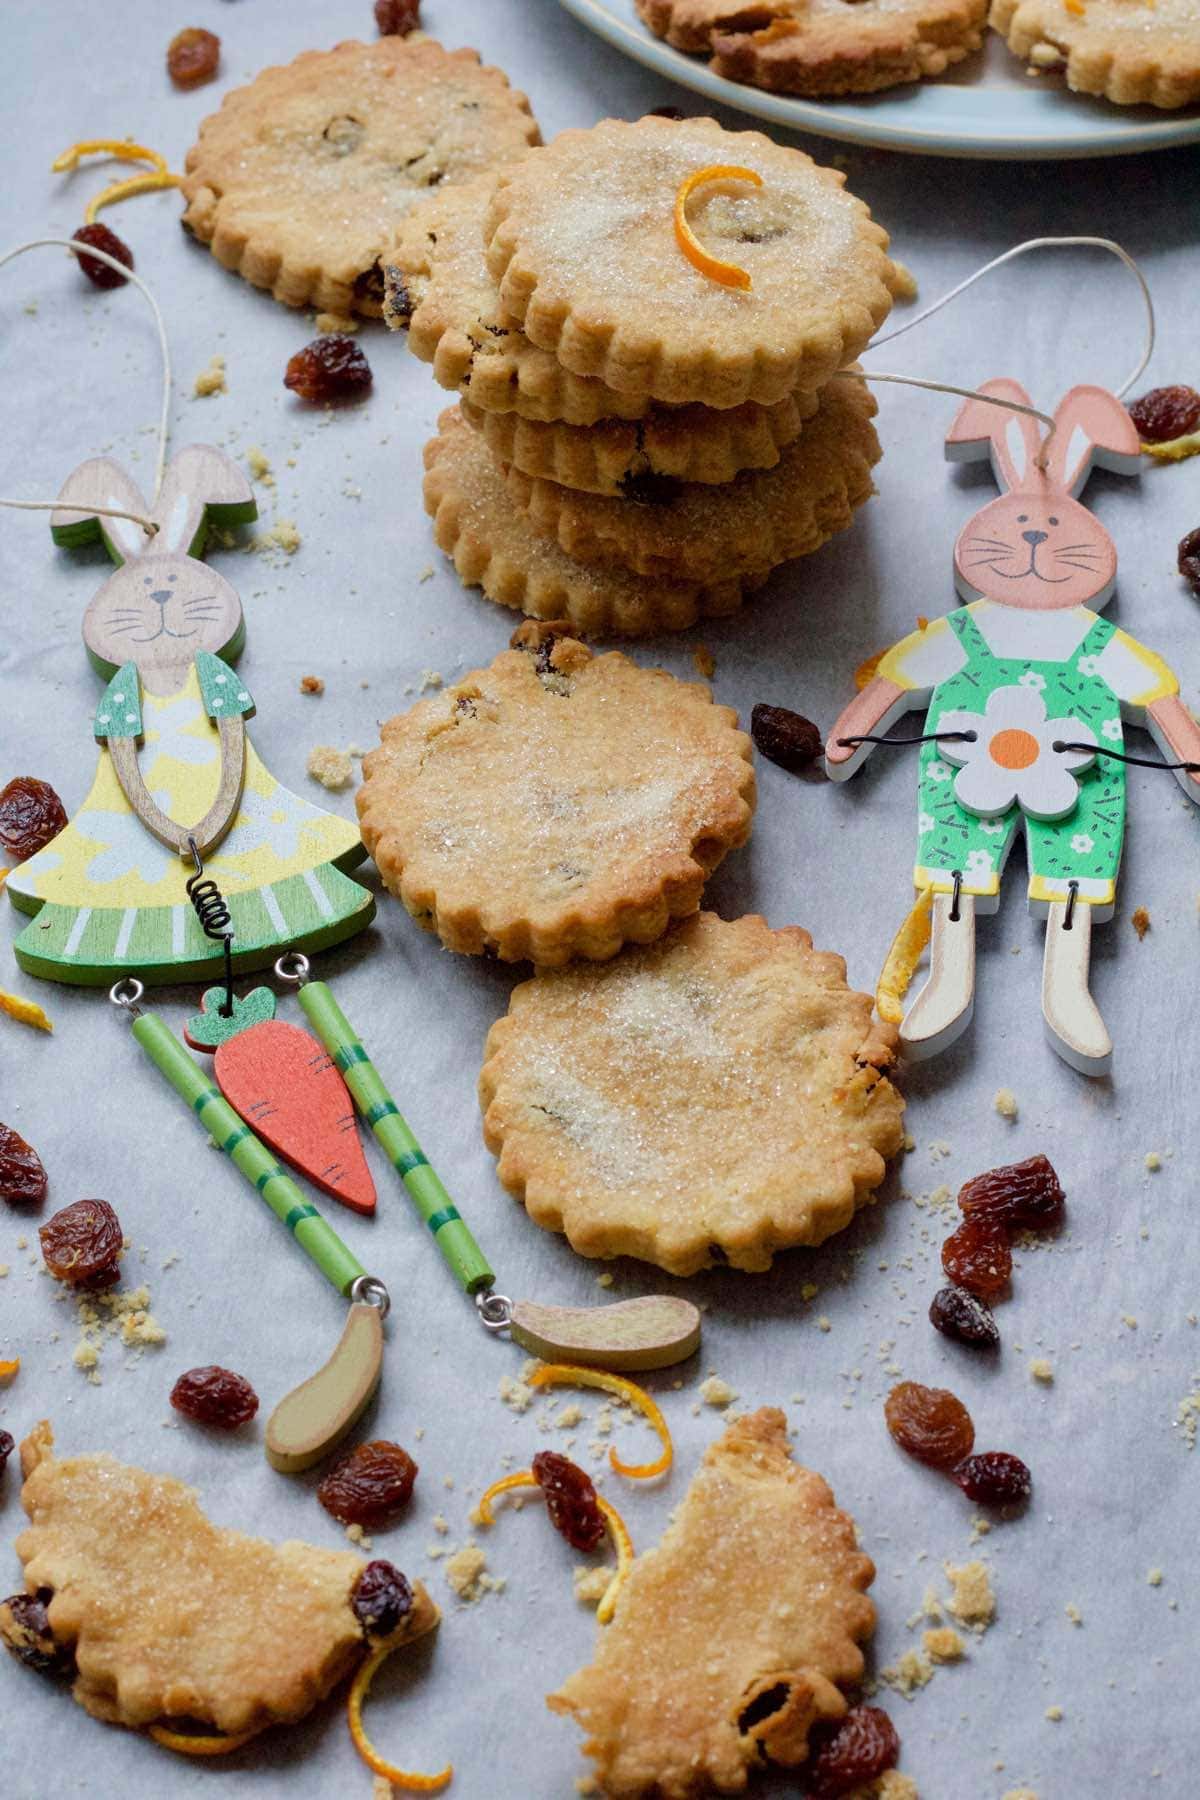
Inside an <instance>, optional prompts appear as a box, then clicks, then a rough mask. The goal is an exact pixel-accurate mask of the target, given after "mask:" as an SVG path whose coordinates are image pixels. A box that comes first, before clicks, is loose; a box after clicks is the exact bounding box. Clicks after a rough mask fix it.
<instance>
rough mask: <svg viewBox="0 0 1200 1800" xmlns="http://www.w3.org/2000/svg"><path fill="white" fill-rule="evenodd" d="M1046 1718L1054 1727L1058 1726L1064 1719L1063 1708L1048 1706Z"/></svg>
mask: <svg viewBox="0 0 1200 1800" xmlns="http://www.w3.org/2000/svg"><path fill="white" fill-rule="evenodd" d="M1046 1717H1047V1718H1048V1719H1049V1721H1050V1723H1051V1724H1052V1725H1057V1724H1058V1723H1059V1721H1060V1719H1062V1718H1063V1717H1064V1714H1063V1709H1062V1707H1061V1706H1048V1707H1047V1708H1046Z"/></svg>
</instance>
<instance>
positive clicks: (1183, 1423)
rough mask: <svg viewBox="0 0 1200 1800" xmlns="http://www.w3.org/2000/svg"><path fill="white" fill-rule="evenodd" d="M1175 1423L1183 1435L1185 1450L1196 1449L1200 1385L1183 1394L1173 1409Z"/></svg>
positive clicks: (1199, 1422)
mask: <svg viewBox="0 0 1200 1800" xmlns="http://www.w3.org/2000/svg"><path fill="white" fill-rule="evenodd" d="M1175 1423H1176V1424H1177V1425H1178V1427H1179V1429H1180V1431H1181V1432H1182V1433H1183V1443H1184V1448H1185V1449H1186V1450H1194V1449H1195V1448H1196V1431H1197V1427H1200V1385H1197V1386H1196V1387H1195V1388H1193V1390H1192V1392H1191V1393H1190V1394H1185V1395H1184V1396H1183V1399H1182V1400H1181V1401H1180V1402H1179V1405H1178V1406H1177V1407H1176V1409H1175Z"/></svg>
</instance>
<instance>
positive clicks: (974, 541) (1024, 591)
mask: <svg viewBox="0 0 1200 1800" xmlns="http://www.w3.org/2000/svg"><path fill="white" fill-rule="evenodd" d="M954 567H955V578H956V581H957V585H958V588H959V591H960V592H961V593H962V594H963V595H964V596H965V597H966V598H968V599H972V600H975V599H980V598H983V599H986V600H993V601H995V602H996V603H997V604H998V605H1000V606H1018V607H1023V608H1027V609H1028V610H1029V611H1031V612H1049V611H1052V610H1054V609H1055V608H1058V607H1069V606H1084V605H1087V604H1088V603H1089V602H1095V601H1097V600H1099V599H1100V598H1101V596H1104V597H1107V595H1108V594H1109V593H1111V591H1112V586H1113V582H1114V581H1115V579H1116V574H1117V552H1116V549H1115V547H1114V545H1113V541H1112V539H1111V538H1110V537H1109V535H1108V533H1107V531H1105V529H1104V527H1103V526H1102V525H1101V524H1100V523H1099V521H1098V520H1097V519H1096V518H1094V517H1093V515H1092V514H1091V513H1090V512H1088V510H1087V508H1086V507H1084V506H1081V505H1080V504H1079V502H1078V501H1077V500H1072V499H1071V497H1070V495H1069V494H1065V493H1055V492H1054V491H1052V490H1051V489H1050V488H1049V487H1048V486H1046V487H1043V488H1041V489H1040V490H1039V489H1032V490H1031V491H1027V492H1024V493H1016V494H1002V495H1001V496H1000V498H999V499H998V500H993V501H992V502H991V504H990V505H989V506H985V507H984V509H983V511H982V512H981V513H977V514H976V516H975V517H974V518H973V519H971V520H970V521H969V522H968V523H967V524H966V525H965V526H964V527H963V529H962V531H961V533H960V534H959V538H958V542H957V543H956V544H955V546H954Z"/></svg>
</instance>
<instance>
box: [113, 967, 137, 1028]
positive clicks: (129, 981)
mask: <svg viewBox="0 0 1200 1800" xmlns="http://www.w3.org/2000/svg"><path fill="white" fill-rule="evenodd" d="M145 991H146V988H145V984H144V983H143V982H141V981H139V980H138V978H137V976H136V975H125V976H122V978H121V980H120V981H117V982H114V983H113V985H112V987H110V988H109V990H108V997H109V999H110V1000H111V1001H112V1003H113V1005H114V1006H123V1007H124V1008H125V1010H126V1012H128V1013H129V1014H131V1016H132V1017H133V1018H135V1019H136V1018H137V1017H138V1014H139V1013H140V1011H141V1008H140V1007H139V1006H138V1001H139V1000H140V999H141V997H142V995H143V994H144V993H145Z"/></svg>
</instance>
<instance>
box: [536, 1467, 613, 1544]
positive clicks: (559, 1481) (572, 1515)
mask: <svg viewBox="0 0 1200 1800" xmlns="http://www.w3.org/2000/svg"><path fill="white" fill-rule="evenodd" d="M533 1473H534V1477H535V1479H536V1481H537V1484H538V1486H539V1487H540V1488H541V1490H542V1492H543V1493H544V1494H545V1496H546V1511H547V1512H548V1513H549V1514H550V1523H551V1524H552V1525H553V1526H554V1528H555V1530H556V1531H560V1532H561V1533H562V1535H563V1536H564V1537H565V1538H566V1540H567V1542H568V1544H570V1546H571V1548H572V1549H573V1550H594V1549H595V1548H596V1545H597V1544H598V1543H599V1542H600V1539H601V1538H602V1537H603V1536H604V1515H603V1513H602V1512H601V1511H600V1507H599V1505H598V1503H597V1500H596V1490H595V1488H594V1487H593V1486H592V1481H591V1477H590V1476H589V1475H588V1474H586V1472H585V1471H584V1470H583V1469H581V1468H580V1467H579V1465H578V1463H573V1462H572V1461H571V1459H570V1458H569V1457H567V1456H560V1455H559V1454H558V1452H557V1450H539V1451H538V1453H537V1455H536V1456H535V1457H534V1459H533Z"/></svg>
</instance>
